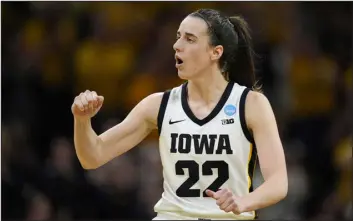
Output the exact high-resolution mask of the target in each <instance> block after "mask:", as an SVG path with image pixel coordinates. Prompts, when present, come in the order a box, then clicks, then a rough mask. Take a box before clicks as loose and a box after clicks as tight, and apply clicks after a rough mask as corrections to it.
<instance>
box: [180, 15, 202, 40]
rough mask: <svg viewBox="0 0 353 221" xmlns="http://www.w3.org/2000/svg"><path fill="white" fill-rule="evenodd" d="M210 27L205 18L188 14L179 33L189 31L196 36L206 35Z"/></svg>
mask: <svg viewBox="0 0 353 221" xmlns="http://www.w3.org/2000/svg"><path fill="white" fill-rule="evenodd" d="M207 29H208V27H207V24H206V22H205V21H204V20H202V19H201V18H198V17H194V16H187V17H186V18H185V19H184V20H183V21H182V22H181V23H180V26H179V29H178V33H180V34H182V33H189V34H192V35H194V36H196V37H201V36H206V35H207V33H208V30H207Z"/></svg>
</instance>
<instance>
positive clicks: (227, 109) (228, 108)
mask: <svg viewBox="0 0 353 221" xmlns="http://www.w3.org/2000/svg"><path fill="white" fill-rule="evenodd" d="M236 112H237V108H236V107H235V106H234V105H233V104H228V105H227V106H225V107H224V113H225V114H226V115H228V116H232V115H234V114H235V113H236Z"/></svg>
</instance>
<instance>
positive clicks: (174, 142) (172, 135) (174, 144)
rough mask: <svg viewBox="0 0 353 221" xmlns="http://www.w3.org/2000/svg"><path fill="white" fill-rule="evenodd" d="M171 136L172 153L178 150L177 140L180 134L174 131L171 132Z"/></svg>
mask: <svg viewBox="0 0 353 221" xmlns="http://www.w3.org/2000/svg"><path fill="white" fill-rule="evenodd" d="M170 137H171V138H172V144H171V147H170V152H171V153H176V152H177V149H176V141H177V138H178V134H175V133H172V134H170Z"/></svg>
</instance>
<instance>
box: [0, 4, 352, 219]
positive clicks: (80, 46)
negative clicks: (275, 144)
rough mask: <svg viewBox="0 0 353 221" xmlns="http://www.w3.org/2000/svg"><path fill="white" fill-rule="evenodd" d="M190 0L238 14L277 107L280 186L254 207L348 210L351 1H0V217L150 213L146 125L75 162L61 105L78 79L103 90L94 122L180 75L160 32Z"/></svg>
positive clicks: (165, 32) (328, 213) (153, 152)
mask: <svg viewBox="0 0 353 221" xmlns="http://www.w3.org/2000/svg"><path fill="white" fill-rule="evenodd" d="M202 7H207V8H215V9H220V10H222V11H224V12H226V13H227V14H229V15H234V14H241V15H243V16H244V17H245V19H246V20H247V21H248V22H249V24H250V27H251V29H252V36H253V39H254V47H255V51H256V52H257V54H258V57H257V74H258V77H259V78H260V79H261V82H262V84H263V89H264V93H265V94H266V95H267V96H268V98H269V100H270V102H271V104H272V105H273V108H274V111H275V114H276V118H277V121H278V125H279V129H280V134H281V138H282V140H283V145H284V149H285V153H286V159H287V166H288V173H289V193H288V196H287V198H286V199H285V200H283V201H282V202H280V203H279V204H277V205H276V206H272V207H270V208H268V209H264V210H261V211H259V214H260V219H287V220H289V219H301V218H306V219H320V218H330V217H334V218H343V217H345V218H348V217H350V218H352V212H351V210H352V202H351V187H350V186H351V185H352V182H351V174H352V167H351V165H352V164H351V163H352V142H351V141H352V140H351V129H350V128H352V116H353V115H352V100H353V99H352V65H351V61H352V27H353V25H352V19H353V18H352V2H341V3H333V2H331V3H329V2H321V3H314V2H312V3H305V2H272V3H270V2H222V3H220V2H206V3H205V2H189V3H187V2H149V3H148V2H140V3H137V2H136V3H133V2H130V3H129V2H125V3H124V2H120V3H118V2H109V3H108V2H22V3H17V2H2V3H1V14H2V23H1V25H2V28H1V32H2V44H1V46H2V54H1V55H2V56H1V57H2V60H1V83H2V84H1V87H2V88H1V93H2V96H1V99H2V103H1V106H2V108H1V112H2V116H1V118H2V120H1V134H2V135H1V176H2V180H1V187H2V188H1V218H2V219H3V220H10V219H21V220H22V219H25V220H48V219H63V220H86V219H90V220H103V219H110V220H119V219H124V220H136V219H150V218H152V217H154V215H155V214H154V212H153V206H154V204H155V203H156V202H157V200H158V199H159V198H160V196H161V192H162V177H161V175H162V174H161V164H160V159H159V153H158V148H157V145H158V143H157V139H158V136H157V133H154V134H152V135H151V136H149V137H148V139H146V140H145V141H144V142H142V143H141V144H140V145H138V147H136V148H134V149H133V150H132V151H130V152H128V153H127V154H125V155H123V156H121V157H120V158H118V159H115V160H113V161H112V162H110V163H108V164H106V165H105V166H103V167H101V168H99V169H97V170H93V171H84V170H83V169H82V168H81V166H80V164H79V162H78V160H77V157H76V155H75V150H74V146H73V117H72V114H71V109H70V108H71V104H72V101H73V99H74V97H75V96H76V95H77V94H78V93H80V92H81V91H84V90H86V89H90V90H95V91H97V92H98V93H99V94H101V95H103V96H104V97H105V103H104V106H103V108H102V110H101V111H100V112H99V114H98V115H97V116H96V117H95V118H94V119H93V124H94V129H95V130H96V132H97V133H100V132H103V131H104V130H106V129H107V128H109V127H111V126H112V125H114V124H116V123H118V122H119V121H121V120H122V119H123V118H124V117H125V116H126V114H127V113H128V112H129V111H130V110H131V108H132V107H133V106H134V105H135V104H137V102H139V101H140V100H141V99H142V98H143V97H145V96H147V95H148V94H150V93H153V92H157V91H164V90H166V89H168V88H171V87H174V86H177V85H178V84H180V83H182V81H180V80H179V79H178V77H177V73H176V70H175V67H174V65H175V61H174V51H173V49H172V45H173V43H174V41H175V35H176V31H177V29H178V25H179V23H180V22H181V20H182V19H183V18H184V17H185V16H186V15H187V14H188V13H190V12H192V11H194V10H196V9H198V8H202ZM258 169H259V168H258V167H257V171H256V174H255V177H254V182H255V184H256V185H259V184H260V183H261V182H262V177H261V176H260V173H259V170H258Z"/></svg>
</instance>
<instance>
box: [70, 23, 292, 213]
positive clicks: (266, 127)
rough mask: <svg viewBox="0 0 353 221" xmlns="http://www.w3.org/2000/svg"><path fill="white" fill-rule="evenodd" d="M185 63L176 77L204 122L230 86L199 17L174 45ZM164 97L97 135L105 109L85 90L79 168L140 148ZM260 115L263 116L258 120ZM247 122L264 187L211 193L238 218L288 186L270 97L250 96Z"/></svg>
mask: <svg viewBox="0 0 353 221" xmlns="http://www.w3.org/2000/svg"><path fill="white" fill-rule="evenodd" d="M173 48H174V50H175V54H176V56H177V57H179V58H180V59H182V60H183V64H182V65H180V66H177V68H178V75H179V77H180V78H182V79H187V80H188V81H189V84H188V96H189V99H188V103H189V106H190V108H191V110H192V111H193V113H194V114H195V116H196V117H198V118H200V119H202V118H204V117H206V116H207V115H208V114H209V113H210V112H211V111H212V110H213V108H214V107H215V106H216V104H217V102H218V101H219V99H220V97H221V95H222V93H223V91H224V90H225V88H226V86H227V83H228V82H227V81H226V80H225V79H224V78H223V76H222V74H221V71H220V69H219V66H218V60H219V58H220V57H221V56H222V53H223V47H222V46H221V45H218V46H216V47H213V46H210V45H209V36H208V34H207V25H206V23H205V22H204V21H203V20H201V19H199V18H195V17H190V16H188V17H186V18H185V19H184V20H183V21H182V23H181V24H180V27H179V29H178V31H177V40H176V42H175V44H174V45H173ZM162 96H163V93H154V94H151V95H149V96H147V97H146V98H144V99H143V100H142V101H140V102H139V103H138V104H137V105H136V106H135V107H134V108H133V109H132V110H131V112H130V113H129V114H128V116H127V117H126V118H125V119H124V120H123V121H122V122H121V123H119V124H117V125H116V126H114V127H112V128H111V129H109V130H107V131H105V132H104V133H102V134H100V135H97V134H96V133H95V132H94V130H93V129H92V126H91V120H90V119H91V118H92V117H93V116H94V115H95V114H97V112H98V111H99V110H100V108H101V107H102V105H103V101H104V98H103V97H102V96H98V95H97V93H96V92H94V91H93V92H91V91H86V92H84V93H81V94H80V95H79V96H77V97H76V98H75V101H74V103H73V105H72V113H73V115H74V143H75V149H76V153H77V156H78V159H79V160H80V163H81V165H82V166H83V168H85V169H96V168H98V167H100V166H102V165H104V164H105V163H107V162H109V161H110V160H112V159H113V158H115V157H118V156H120V155H121V154H123V153H125V152H127V151H129V150H130V149H132V148H133V147H135V146H136V145H137V144H139V143H140V142H141V141H142V140H143V139H144V138H145V137H146V136H147V135H148V134H149V133H150V132H151V131H152V130H154V129H157V115H158V111H159V106H160V104H161V100H162ZM258 113H261V115H259V114H258ZM245 118H246V122H247V126H248V128H249V130H250V131H251V132H252V133H253V135H254V139H255V142H256V146H257V152H258V156H259V161H260V167H261V172H262V175H263V177H264V179H265V182H264V183H263V184H262V185H261V186H260V187H258V188H257V189H256V190H255V191H253V192H252V193H250V194H248V195H246V196H244V197H238V196H235V195H233V193H231V192H230V191H229V190H228V189H222V190H219V191H217V192H212V191H210V190H207V191H206V192H207V194H208V195H209V196H210V197H212V198H214V199H215V200H216V203H217V205H218V206H219V207H220V209H222V210H224V211H226V212H233V213H235V214H240V213H242V212H246V211H253V210H258V209H261V208H264V207H267V206H270V205H273V204H275V203H277V202H279V201H280V200H281V199H283V198H284V197H285V196H286V194H287V189H288V182H287V171H286V165H285V157H284V151H283V147H282V144H281V140H280V137H279V134H278V129H277V125H276V120H275V117H274V114H273V111H272V108H271V105H270V103H269V101H268V100H267V98H266V97H265V96H264V95H263V94H261V93H257V92H252V91H251V92H249V94H248V96H247V98H246V104H245Z"/></svg>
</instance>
